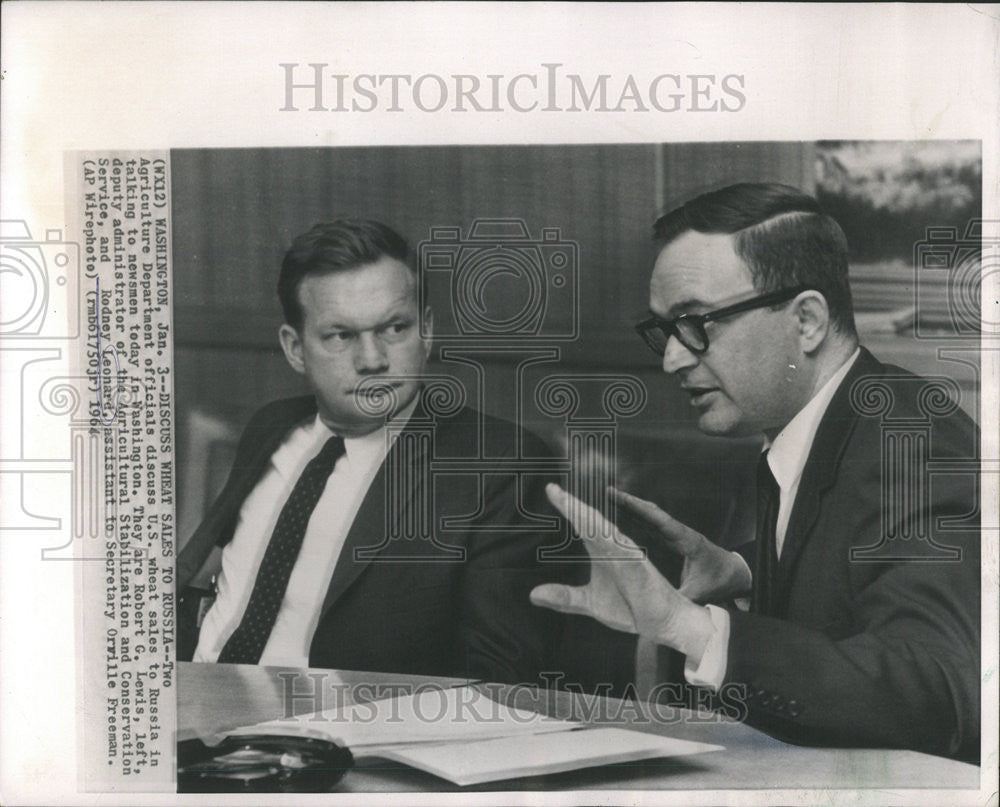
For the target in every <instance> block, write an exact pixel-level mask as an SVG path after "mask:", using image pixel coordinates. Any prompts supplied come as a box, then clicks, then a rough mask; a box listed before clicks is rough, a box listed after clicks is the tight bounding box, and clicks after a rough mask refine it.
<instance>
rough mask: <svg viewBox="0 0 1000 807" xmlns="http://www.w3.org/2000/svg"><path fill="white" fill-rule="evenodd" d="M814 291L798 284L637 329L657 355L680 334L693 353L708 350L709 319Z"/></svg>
mask: <svg viewBox="0 0 1000 807" xmlns="http://www.w3.org/2000/svg"><path fill="white" fill-rule="evenodd" d="M810 290H811V287H810V286H795V287H794V288H789V289H781V290H780V291H773V292H770V293H769V294H762V295H760V296H759V297H751V298H750V299H749V300H743V301H742V302H739V303H734V304H733V305H727V306H725V307H724V308H717V309H715V310H714V311H706V312H705V313H704V314H681V315H680V316H679V317H674V318H673V319H662V318H661V317H657V316H653V317H650V318H649V319H644V320H643V321H642V322H639V323H637V324H636V326H635V330H636V333H638V334H639V336H641V337H642V341H644V342H645V343H646V344H647V345H649V349H650V350H652V351H653V352H654V353H655V354H656V355H657V356H661V357H662V356H663V352H664V351H665V350H666V349H667V342H668V341H669V340H670V337H671V336H676V337H677V341H679V342H680V343H681V344H682V345H684V347H686V348H687V349H688V350H690V351H691V352H692V353H704V352H705V351H706V350H708V333H707V332H706V331H705V323H706V322H715V321H716V320H720V319H725V318H726V317H731V316H734V315H735V314H742V313H743V312H745V311H753V310H754V309H755V308H765V307H767V306H769V305H777V304H778V303H784V302H787V301H788V300H791V299H792V298H793V297H796V296H797V295H799V294H801V293H802V292H804V291H810Z"/></svg>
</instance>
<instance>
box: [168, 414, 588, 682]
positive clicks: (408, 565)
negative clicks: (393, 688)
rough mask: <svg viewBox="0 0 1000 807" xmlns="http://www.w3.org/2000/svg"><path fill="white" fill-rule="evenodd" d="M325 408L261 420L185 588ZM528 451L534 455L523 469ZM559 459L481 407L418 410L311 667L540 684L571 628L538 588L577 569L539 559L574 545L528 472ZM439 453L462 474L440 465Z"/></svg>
mask: <svg viewBox="0 0 1000 807" xmlns="http://www.w3.org/2000/svg"><path fill="white" fill-rule="evenodd" d="M315 414H316V402H315V399H314V398H312V397H311V396H310V397H304V398H294V399H287V400H281V401H276V402H273V403H271V404H268V405H267V406H265V407H263V408H262V409H261V410H259V411H258V412H257V413H256V414H255V415H254V416H253V417H252V418H251V420H250V422H249V424H248V425H247V427H246V429H245V430H244V432H243V435H242V437H241V439H240V441H239V445H238V447H237V451H236V457H235V461H234V465H233V469H232V472H231V473H230V476H229V479H228V481H227V482H226V485H225V487H224V489H223V491H222V492H221V494H220V495H219V496H218V498H217V499H216V501H215V502H214V504H213V505H212V506H211V508H210V509H209V511H208V513H207V515H206V516H205V518H204V520H203V522H202V523H201V525H200V526H199V527H198V529H197V530H196V531H195V533H194V534H193V536H192V537H191V539H190V541H189V542H188V543H187V544H186V545H185V547H184V548H183V550H182V552H181V553H180V556H179V558H178V570H177V588H178V591H179V592H182V593H183V592H185V588H186V586H187V585H188V583H189V582H190V581H191V579H192V577H194V575H195V574H196V573H197V572H198V570H199V569H200V568H201V566H202V565H203V564H204V563H205V561H206V559H207V558H208V556H209V554H210V553H211V551H212V548H213V547H215V546H225V545H226V544H227V543H228V542H229V541H230V539H231V538H232V536H233V532H234V529H235V527H236V523H237V517H238V514H239V511H240V508H241V506H242V504H243V502H244V501H245V499H246V497H247V496H248V495H249V493H250V492H251V491H252V490H253V488H254V487H255V485H256V484H257V482H258V481H259V480H260V478H261V476H262V475H263V473H264V471H265V470H266V468H267V466H268V464H269V460H270V457H271V455H272V454H273V453H274V451H275V450H276V449H277V447H278V446H279V445H280V443H281V442H282V440H283V439H284V438H285V437H286V436H287V435H288V433H289V432H290V430H291V429H292V428H294V427H295V426H296V425H297V424H300V423H302V422H303V421H304V420H307V419H308V418H310V417H313V416H315ZM421 435H422V437H421ZM518 446H520V447H521V451H522V454H521V456H522V457H527V458H530V459H529V460H526V461H514V462H513V466H514V467H513V468H512V465H511V463H512V459H513V458H514V457H515V456H516V453H517V451H518V450H519V449H518ZM550 456H551V455H550V453H549V451H548V449H547V448H546V447H545V445H544V443H542V442H541V440H539V439H538V438H537V437H535V436H534V435H532V434H531V433H530V432H527V431H522V430H519V429H517V428H516V427H515V426H514V425H513V424H511V423H509V422H507V421H503V420H500V419H497V418H492V417H489V416H486V415H482V414H480V413H479V412H477V411H475V410H473V409H469V408H462V409H461V410H459V411H458V412H456V413H455V414H453V415H450V416H447V417H443V418H440V417H439V418H436V419H435V420H428V419H427V416H426V413H425V411H424V409H423V407H422V406H421V405H420V404H418V406H417V409H416V410H415V411H414V414H413V416H412V417H411V418H410V420H409V421H408V423H407V424H406V426H405V428H404V429H403V430H402V432H401V434H400V436H399V437H398V439H397V440H396V442H395V443H394V444H393V446H392V448H391V450H390V451H389V454H388V455H387V457H386V459H385V461H383V463H382V465H381V467H380V468H379V469H378V471H377V473H376V474H375V476H374V479H373V481H372V483H371V485H370V487H369V489H368V492H367V494H366V495H365V496H364V499H363V501H362V504H361V506H360V509H359V510H358V513H357V515H356V516H355V518H354V521H353V523H352V525H351V527H350V530H349V532H348V535H347V538H346V540H345V543H344V547H343V550H342V551H341V554H340V557H339V559H338V561H337V563H336V566H335V569H334V571H333V575H332V578H331V581H330V585H329V588H328V590H327V593H326V597H325V599H324V602H323V605H322V611H321V616H320V618H319V622H318V625H317V628H316V631H315V634H314V636H313V640H312V645H311V647H310V652H309V664H310V666H314V667H329V668H337V669H353V670H367V671H387V672H398V673H412V674H425V675H448V676H460V677H470V678H482V679H487V680H496V681H506V682H521V681H525V682H532V681H537V678H538V672H539V671H540V670H542V669H543V668H545V667H547V666H548V664H549V662H548V659H549V654H550V652H551V649H552V648H553V647H555V646H556V644H557V640H558V638H559V636H558V634H559V632H560V630H561V623H560V621H559V619H558V617H557V615H555V614H552V613H551V612H547V611H546V610H545V609H541V608H536V607H534V606H532V605H531V604H530V602H529V598H528V594H529V592H530V591H531V589H532V588H533V587H534V586H536V585H538V584H540V583H543V582H554V581H555V582H564V581H565V575H566V574H567V573H568V572H567V571H566V570H565V569H564V567H562V566H560V565H558V564H548V565H547V564H545V563H544V562H540V560H539V552H540V550H541V549H543V548H545V547H546V546H556V545H558V544H559V543H560V540H561V535H562V530H563V527H562V523H561V521H560V520H559V519H558V518H557V517H556V514H555V511H554V510H552V509H551V508H550V506H549V505H548V503H547V501H545V499H544V495H543V481H544V474H542V473H527V471H525V469H526V467H527V466H528V465H530V464H531V460H535V461H538V460H541V461H544V460H545V459H546V458H549V457H550ZM431 459H433V460H434V461H435V462H436V463H437V465H439V466H440V465H442V463H443V464H444V465H445V466H448V467H449V468H450V469H451V470H449V472H447V473H437V472H435V473H430V472H429V471H428V462H429V461H430V460H431ZM452 466H453V467H452ZM516 468H521V469H522V471H524V472H522V473H520V474H519V473H518V472H517V470H516ZM421 524H423V525H425V527H426V526H427V525H429V530H428V529H426V528H425V529H421V527H420V525H421ZM182 596H183V594H182ZM182 621H183V620H182ZM179 630H180V632H181V634H182V635H181V637H180V639H181V640H180V642H179V645H180V647H181V648H182V652H181V653H179V657H181V658H184V657H185V655H186V653H190V652H192V651H193V645H194V643H195V641H194V637H193V635H192V632H194V634H195V635H196V631H197V629H196V628H195V627H194V626H193V625H192V624H190V622H189V624H186V625H183V624H182V625H180V626H179ZM185 632H186V634H187V637H186V640H185V635H184V634H185ZM185 650H186V653H185V652H184V651H185Z"/></svg>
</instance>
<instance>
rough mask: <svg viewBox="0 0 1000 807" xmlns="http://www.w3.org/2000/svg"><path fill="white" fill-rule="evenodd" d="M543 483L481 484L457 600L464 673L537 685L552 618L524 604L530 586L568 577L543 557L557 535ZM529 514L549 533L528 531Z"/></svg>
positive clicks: (549, 646)
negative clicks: (545, 525) (543, 519)
mask: <svg viewBox="0 0 1000 807" xmlns="http://www.w3.org/2000/svg"><path fill="white" fill-rule="evenodd" d="M526 436H527V441H528V446H529V447H528V452H527V453H528V454H529V455H531V456H546V457H548V456H551V454H550V452H549V451H548V449H547V447H545V446H544V445H543V444H542V443H541V441H540V440H538V439H537V438H533V436H532V435H530V434H528V435H526ZM519 477H520V478H519ZM545 481H546V479H545V478H544V477H543V476H542V475H540V474H535V473H529V474H523V475H516V474H511V473H507V472H494V473H490V474H488V475H486V477H485V479H484V501H485V505H484V508H483V510H482V512H481V513H479V515H478V518H477V519H476V522H475V525H474V526H475V529H474V530H471V531H470V533H469V537H468V541H467V547H468V556H467V558H466V561H465V563H464V569H463V574H462V581H461V586H460V595H459V602H460V607H461V608H462V609H463V611H464V614H463V617H464V618H463V620H462V625H463V628H462V632H463V638H464V644H465V652H466V654H467V659H468V664H467V669H468V671H469V673H470V674H472V675H476V676H479V677H482V678H484V679H486V680H491V681H504V682H510V683H529V684H531V683H534V684H538V683H540V680H539V673H540V672H543V671H545V670H547V669H549V668H550V666H551V663H552V653H553V649H554V648H555V647H556V645H557V643H558V640H559V636H560V631H561V629H562V621H561V620H560V618H559V615H558V614H556V613H554V612H552V611H549V610H547V609H543V608H537V607H535V606H533V605H532V604H531V602H530V600H529V594H530V592H531V589H532V588H534V587H535V586H537V585H539V584H541V583H545V582H566V581H567V580H568V577H567V575H568V574H569V570H568V569H567V568H566V566H565V564H560V563H558V562H556V563H549V562H546V559H545V557H544V555H545V553H544V551H543V550H545V549H546V548H549V549H551V548H553V547H556V546H558V544H559V542H560V540H561V533H562V527H561V524H560V522H559V520H558V519H557V517H556V516H557V514H556V512H555V511H554V510H553V509H552V507H551V506H550V505H549V504H548V501H547V499H546V498H545V496H544V484H545ZM531 515H535V516H536V517H537V516H538V515H541V516H543V517H548V518H549V519H550V520H551V528H550V529H548V530H546V529H544V528H538V529H532V528H531V527H530V526H528V524H529V521H528V519H529V518H530V517H531ZM511 527H514V529H511Z"/></svg>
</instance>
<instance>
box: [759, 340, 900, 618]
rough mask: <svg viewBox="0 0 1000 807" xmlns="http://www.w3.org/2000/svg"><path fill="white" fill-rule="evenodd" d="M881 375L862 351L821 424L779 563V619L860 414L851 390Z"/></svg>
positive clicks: (776, 591)
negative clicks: (862, 380)
mask: <svg viewBox="0 0 1000 807" xmlns="http://www.w3.org/2000/svg"><path fill="white" fill-rule="evenodd" d="M881 372H882V365H881V364H880V363H879V362H878V360H877V359H876V358H875V357H874V356H872V354H871V353H869V352H868V351H867V350H866V349H865V348H861V353H860V355H859V356H858V358H857V361H855V363H854V366H853V367H852V368H851V369H850V370H849V371H848V373H847V376H846V377H845V378H844V380H843V381H842V382H841V384H840V386H839V387H838V388H837V391H836V392H835V393H834V395H833V398H832V399H831V400H830V405H829V406H828V407H827V410H826V413H825V414H824V415H823V419H822V420H821V421H820V424H819V429H817V431H816V437H815V439H814V440H813V444H812V448H811V449H810V451H809V458H808V459H807V460H806V465H805V468H803V470H802V479H801V481H800V482H799V490H798V494H797V495H796V497H795V504H794V505H793V506H792V514H791V517H790V518H789V519H788V527H787V529H786V530H785V541H784V544H783V545H782V549H781V558H780V560H779V561H778V573H777V577H776V585H775V592H774V593H775V602H776V603H777V607H778V611H779V613H778V614H777V615H778V616H781V613H780V612H781V610H782V608H783V604H784V602H785V599H786V594H787V590H788V586H789V583H790V582H791V577H792V572H793V570H794V568H795V563H796V561H797V560H798V557H799V555H800V553H801V552H802V548H803V546H805V543H806V541H807V539H808V538H809V534H810V531H811V530H812V527H813V525H814V524H815V523H816V517H817V516H818V515H819V507H820V499H821V497H822V495H823V493H824V492H825V491H827V490H828V489H829V488H830V486H831V485H833V483H834V481H835V480H836V477H837V471H838V468H839V465H840V457H841V454H842V453H843V451H844V447H845V446H846V445H847V441H848V438H849V437H850V435H851V432H852V431H853V430H854V425H855V423H856V422H857V417H858V415H857V412H856V411H855V410H854V408H853V407H852V406H851V402H850V393H851V387H852V386H853V385H854V383H855V382H856V381H857V380H858V379H859V378H861V377H862V376H866V375H878V374H880V373H881Z"/></svg>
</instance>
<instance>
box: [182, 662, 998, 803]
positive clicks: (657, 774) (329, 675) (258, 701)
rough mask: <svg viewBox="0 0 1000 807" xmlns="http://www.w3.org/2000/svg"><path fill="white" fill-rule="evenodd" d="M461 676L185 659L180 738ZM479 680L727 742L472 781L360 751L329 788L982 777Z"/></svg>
mask: <svg viewBox="0 0 1000 807" xmlns="http://www.w3.org/2000/svg"><path fill="white" fill-rule="evenodd" d="M462 683H471V682H463V681H462V680H460V679H451V678H427V677H423V676H413V675H393V674H387V673H363V672H345V671H337V670H307V669H293V668H281V667H256V666H246V665H229V664H192V663H182V664H180V665H179V676H178V690H177V703H178V712H177V728H178V739H179V740H185V739H189V738H191V737H196V736H205V735H209V734H213V733H217V732H221V731H224V730H226V729H231V728H236V727H237V726H246V725H251V724H253V723H257V722H261V721H264V720H272V719H275V718H279V717H282V716H283V715H286V714H289V713H291V714H307V713H309V712H313V711H316V709H317V708H332V707H333V706H336V705H338V704H344V705H347V704H349V703H351V702H357V701H370V700H375V699H381V698H383V697H387V696H388V695H389V694H391V693H392V692H394V691H395V692H397V693H398V692H400V691H401V689H402V690H405V691H404V692H403V694H408V692H410V691H412V690H413V688H418V687H428V686H434V685H439V686H442V687H447V686H456V685H460V684H462ZM292 691H294V692H296V693H303V692H316V693H320V694H321V697H322V702H317V701H315V700H313V699H310V698H296V699H294V700H292V701H291V702H290V703H286V701H288V698H287V695H288V693H289V692H292ZM487 691H489V692H491V693H493V694H499V698H498V699H501V700H504V701H505V702H507V703H508V704H509V705H514V706H521V707H526V708H532V709H535V710H536V711H540V712H544V713H546V714H549V715H552V716H554V717H562V718H572V719H576V720H581V719H584V720H585V722H588V723H590V724H593V725H615V726H620V727H623V728H632V729H636V730H639V731H646V732H652V733H655V734H660V735H663V736H670V737H679V738H682V739H686V740H696V741H700V742H707V743H715V744H718V745H722V746H725V748H726V750H725V751H724V752H716V753H709V754H701V755H698V756H694V757H688V758H680V759H677V760H671V759H658V760H649V761H646V762H638V763H630V764H627V765H609V766H604V767H600V768H591V769H587V770H581V771H571V772H567V773H562V774H556V775H550V776H535V777H530V778H522V779H512V780H507V781H503V782H494V783H492V784H488V785H481V786H477V787H470V788H458V787H456V786H455V785H453V784H451V783H450V782H447V781H445V780H443V779H440V778H438V777H436V776H432V775H430V774H427V773H423V772H421V771H417V770H413V769H411V768H407V767H404V766H400V765H398V764H397V763H393V762H389V761H387V760H380V759H375V758H364V759H360V760H358V764H357V766H356V767H355V768H354V769H353V770H351V771H350V772H349V773H348V774H347V775H346V776H345V777H344V778H343V779H342V780H341V781H340V782H339V783H338V785H337V786H336V789H335V792H374V791H380V792H394V791H438V792H449V791H462V792H467V791H477V790H481V791H491V790H506V791H511V790H517V791H531V790H732V789H758V788H761V789H769V788H779V789H828V788H852V789H853V788H891V789H902V788H947V789H964V788H978V787H979V777H980V769H979V768H978V767H977V766H975V765H968V764H965V763H962V762H955V761H953V760H949V759H943V758H941V757H934V756H929V755H927V754H919V753H916V752H914V751H890V750H882V749H840V748H832V749H817V748H802V747H798V746H794V745H788V744H786V743H782V742H780V741H778V740H774V739H772V738H770V737H768V736H767V735H765V734H762V733H761V732H759V731H756V730H755V729H752V728H750V727H748V726H746V725H743V724H742V723H737V722H734V721H731V720H726V719H723V718H720V717H719V716H718V715H714V714H708V713H698V712H692V711H688V710H686V709H669V708H667V707H658V708H657V709H656V710H655V711H654V710H651V709H650V707H648V706H647V707H643V708H639V707H637V706H636V705H635V704H634V703H632V702H627V701H618V700H614V699H610V698H602V699H594V698H587V697H582V696H580V695H574V694H571V693H568V692H561V691H553V690H532V689H529V688H527V687H518V688H511V687H504V688H502V689H501V688H498V689H495V690H487ZM286 708H287V709H289V710H290V711H286ZM588 717H589V719H587V718H588Z"/></svg>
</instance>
